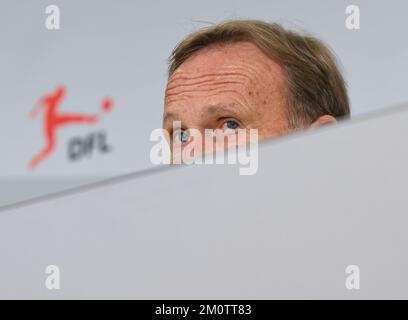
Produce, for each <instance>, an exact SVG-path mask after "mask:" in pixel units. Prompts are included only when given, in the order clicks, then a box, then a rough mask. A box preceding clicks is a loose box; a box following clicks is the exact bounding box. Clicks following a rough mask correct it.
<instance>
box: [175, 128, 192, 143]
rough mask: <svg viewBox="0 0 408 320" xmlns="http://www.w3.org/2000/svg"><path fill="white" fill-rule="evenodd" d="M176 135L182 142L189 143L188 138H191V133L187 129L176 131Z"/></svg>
mask: <svg viewBox="0 0 408 320" xmlns="http://www.w3.org/2000/svg"><path fill="white" fill-rule="evenodd" d="M175 137H176V139H177V140H178V141H180V142H181V143H187V142H188V140H189V139H190V133H189V132H188V131H187V130H184V131H178V132H176V134H175Z"/></svg>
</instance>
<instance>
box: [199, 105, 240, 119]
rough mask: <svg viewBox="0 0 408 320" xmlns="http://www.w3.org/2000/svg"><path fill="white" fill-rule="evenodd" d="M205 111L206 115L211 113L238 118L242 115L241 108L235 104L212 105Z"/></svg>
mask: <svg viewBox="0 0 408 320" xmlns="http://www.w3.org/2000/svg"><path fill="white" fill-rule="evenodd" d="M204 109H205V112H206V113H211V114H212V115H215V116H216V115H223V116H224V115H226V114H228V115H230V116H238V115H240V114H241V112H239V108H237V107H236V106H235V104H228V105H226V104H216V105H210V106H208V107H206V108H204Z"/></svg>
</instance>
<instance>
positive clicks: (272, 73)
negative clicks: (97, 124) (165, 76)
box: [163, 42, 289, 143]
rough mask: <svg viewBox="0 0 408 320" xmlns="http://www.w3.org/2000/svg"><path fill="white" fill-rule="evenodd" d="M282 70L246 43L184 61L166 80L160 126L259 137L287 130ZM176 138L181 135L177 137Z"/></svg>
mask: <svg viewBox="0 0 408 320" xmlns="http://www.w3.org/2000/svg"><path fill="white" fill-rule="evenodd" d="M287 92H288V90H287V85H286V83H285V77H284V73H283V70H282V68H281V67H280V66H279V65H278V64H277V63H276V62H274V61H273V60H272V59H270V58H269V57H267V56H266V55H265V54H264V53H263V52H262V51H261V50H260V49H258V47H256V46H255V45H254V44H252V43H250V42H237V43H231V44H227V45H222V46H212V47H209V48H205V49H202V50H200V51H198V52H197V53H196V54H195V55H193V56H192V57H190V58H189V59H187V60H186V61H185V62H184V63H183V64H182V65H181V66H180V67H179V68H178V69H177V70H176V71H175V72H174V74H173V75H172V77H171V78H170V80H169V82H168V85H167V89H166V94H165V101H164V119H163V127H164V129H166V130H167V131H168V132H169V133H170V137H171V139H173V121H177V120H179V121H181V131H184V130H187V129H191V128H194V129H198V130H199V131H200V132H204V130H205V129H213V130H214V129H222V130H227V129H229V130H231V129H233V130H234V129H238V128H242V129H258V134H259V138H260V139H263V138H266V137H274V136H277V135H280V134H283V133H286V132H288V131H289V129H288V121H287V115H286V108H287V103H286V101H287V99H286V97H287V94H288V93H287ZM176 136H177V137H181V140H182V143H183V134H182V132H181V133H180V134H179V133H177V134H176ZM171 142H172V141H171Z"/></svg>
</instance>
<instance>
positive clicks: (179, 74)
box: [170, 41, 274, 81]
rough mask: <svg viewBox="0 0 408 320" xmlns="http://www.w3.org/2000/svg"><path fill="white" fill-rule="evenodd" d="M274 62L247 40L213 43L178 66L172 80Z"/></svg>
mask: <svg viewBox="0 0 408 320" xmlns="http://www.w3.org/2000/svg"><path fill="white" fill-rule="evenodd" d="M268 63H274V62H273V61H272V60H271V59H270V58H269V57H267V56H266V55H265V54H264V53H263V52H262V51H261V50H260V49H259V48H258V47H257V46H256V45H255V44H253V43H251V42H247V41H245V42H244V41H242V42H235V43H228V44H223V45H212V46H210V47H208V48H204V49H201V50H199V51H198V52H196V53H195V54H193V55H192V56H191V57H189V58H188V59H187V60H186V61H184V62H183V63H182V64H181V66H180V67H179V68H177V69H176V70H175V72H174V74H173V75H172V77H171V79H170V81H171V80H173V79H174V80H177V79H180V78H183V77H189V76H191V77H193V76H199V75H209V74H213V75H216V74H220V75H222V74H223V73H225V72H226V71H228V70H231V69H240V68H244V70H248V66H250V65H252V68H254V67H255V66H256V65H259V66H260V67H261V68H264V67H265V65H266V64H268Z"/></svg>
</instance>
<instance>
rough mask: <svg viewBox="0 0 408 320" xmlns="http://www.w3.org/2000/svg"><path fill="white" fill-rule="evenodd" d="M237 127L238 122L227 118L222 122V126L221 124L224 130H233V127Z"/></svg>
mask: <svg viewBox="0 0 408 320" xmlns="http://www.w3.org/2000/svg"><path fill="white" fill-rule="evenodd" d="M238 127H239V124H238V122H236V121H234V120H227V121H225V122H224V124H223V126H222V128H223V129H224V130H227V129H229V130H235V129H237V128H238Z"/></svg>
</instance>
